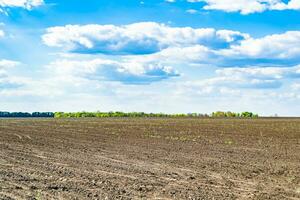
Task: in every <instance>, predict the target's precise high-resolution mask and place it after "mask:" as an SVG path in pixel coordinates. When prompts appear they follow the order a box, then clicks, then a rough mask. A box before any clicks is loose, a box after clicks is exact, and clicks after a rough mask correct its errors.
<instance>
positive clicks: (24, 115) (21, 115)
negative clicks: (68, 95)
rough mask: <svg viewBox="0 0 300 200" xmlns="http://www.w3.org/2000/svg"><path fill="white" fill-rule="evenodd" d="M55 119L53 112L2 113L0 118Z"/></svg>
mask: <svg viewBox="0 0 300 200" xmlns="http://www.w3.org/2000/svg"><path fill="white" fill-rule="evenodd" d="M31 117H33V118H37V117H40V118H53V117H54V113H53V112H33V113H28V112H0V118H31Z"/></svg>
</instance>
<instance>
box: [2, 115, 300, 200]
mask: <svg viewBox="0 0 300 200" xmlns="http://www.w3.org/2000/svg"><path fill="white" fill-rule="evenodd" d="M0 199H1V200H9V199H32V200H33V199H38V200H42V199H80V200H81V199H278V200H282V199H300V120H299V119H255V120H246V119H2V120H0Z"/></svg>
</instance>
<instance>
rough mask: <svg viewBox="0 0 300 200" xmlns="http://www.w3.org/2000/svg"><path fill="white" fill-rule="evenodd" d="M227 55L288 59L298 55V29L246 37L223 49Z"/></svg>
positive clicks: (299, 39) (299, 47)
mask: <svg viewBox="0 0 300 200" xmlns="http://www.w3.org/2000/svg"><path fill="white" fill-rule="evenodd" d="M223 52H224V53H225V54H224V55H226V54H228V55H229V56H234V55H236V56H243V57H248V58H266V59H290V58H297V57H299V55H300V31H289V32H286V33H283V34H274V35H268V36H266V37H263V38H258V39H254V38H248V39H245V40H243V41H241V43H240V44H239V45H232V47H231V49H229V50H224V51H223Z"/></svg>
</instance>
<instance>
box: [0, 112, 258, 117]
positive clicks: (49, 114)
mask: <svg viewBox="0 0 300 200" xmlns="http://www.w3.org/2000/svg"><path fill="white" fill-rule="evenodd" d="M85 117H94V118H110V117H128V118H137V117H144V118H189V117H190V118H209V117H211V118H258V117H259V116H258V115H257V114H254V113H252V112H242V113H235V112H230V111H228V112H223V111H217V112H213V113H212V114H210V115H208V114H200V113H188V114H165V113H144V112H99V111H98V112H33V113H28V112H0V118H85Z"/></svg>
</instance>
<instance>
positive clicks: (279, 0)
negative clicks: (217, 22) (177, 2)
mask: <svg viewBox="0 0 300 200" xmlns="http://www.w3.org/2000/svg"><path fill="white" fill-rule="evenodd" d="M187 1H188V2H191V3H195V2H204V3H205V4H206V5H205V6H204V7H203V9H205V10H222V11H225V12H240V13H241V14H244V15H247V14H251V13H260V12H264V11H266V10H300V1H299V0H290V1H288V2H286V1H283V0H187Z"/></svg>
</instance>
